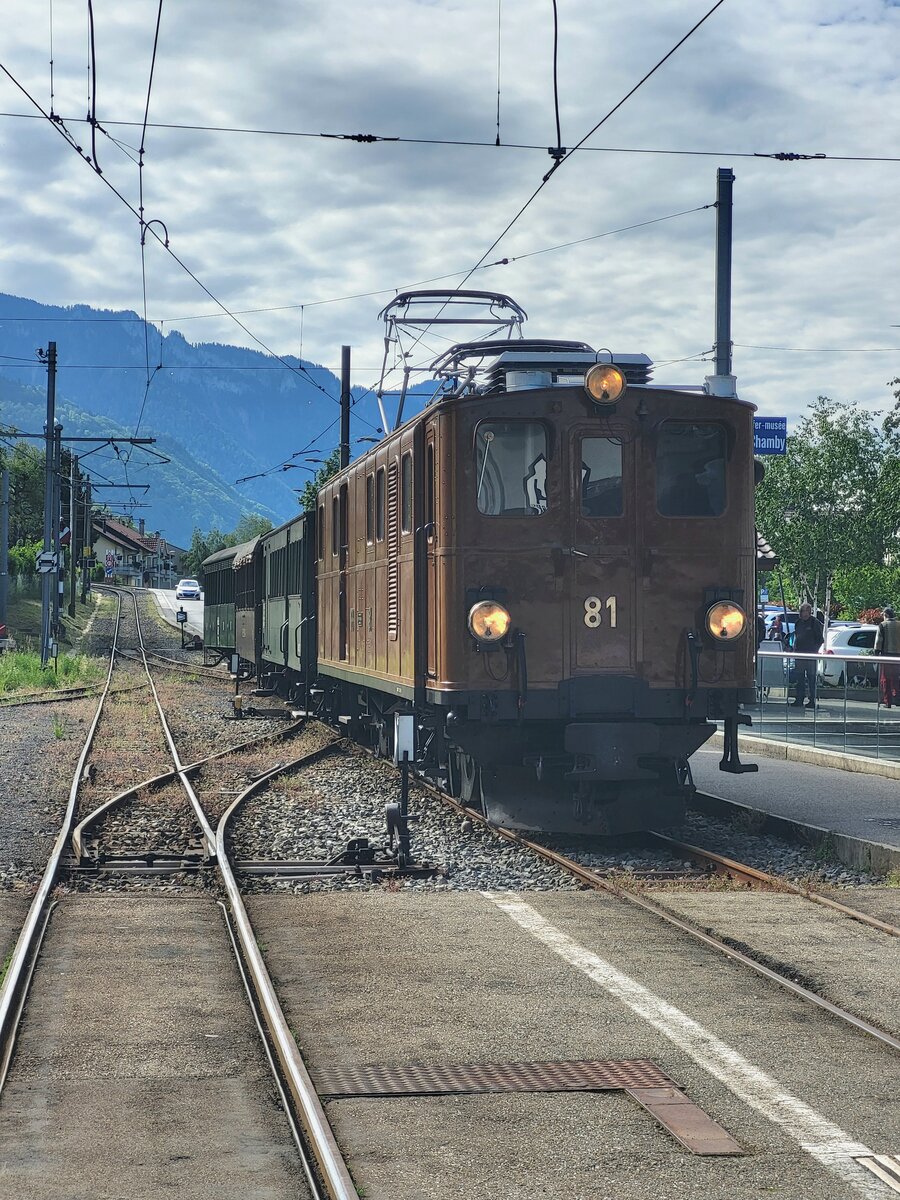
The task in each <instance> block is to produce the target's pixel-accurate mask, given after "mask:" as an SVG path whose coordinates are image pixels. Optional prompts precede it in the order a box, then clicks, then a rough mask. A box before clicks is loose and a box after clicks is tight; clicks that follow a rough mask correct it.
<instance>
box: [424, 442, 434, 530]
mask: <svg viewBox="0 0 900 1200" xmlns="http://www.w3.org/2000/svg"><path fill="white" fill-rule="evenodd" d="M425 535H426V537H427V538H428V540H429V542H433V541H434V443H433V442H429V443H428V450H427V452H426V455H425Z"/></svg>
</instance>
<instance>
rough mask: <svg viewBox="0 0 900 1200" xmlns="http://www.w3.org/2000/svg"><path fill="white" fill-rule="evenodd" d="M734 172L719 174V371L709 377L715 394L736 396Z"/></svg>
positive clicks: (717, 314)
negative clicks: (733, 356) (733, 368)
mask: <svg viewBox="0 0 900 1200" xmlns="http://www.w3.org/2000/svg"><path fill="white" fill-rule="evenodd" d="M733 183H734V171H732V169H731V168H730V167H719V169H718V171H717V173H716V345H715V351H716V373H715V375H711V376H708V377H707V381H706V382H707V387H708V389H709V391H710V392H711V394H712V395H714V396H734V395H736V394H737V393H736V391H735V386H734V385H735V380H734V376H733V375H732V373H731V240H732V220H731V218H732V184H733Z"/></svg>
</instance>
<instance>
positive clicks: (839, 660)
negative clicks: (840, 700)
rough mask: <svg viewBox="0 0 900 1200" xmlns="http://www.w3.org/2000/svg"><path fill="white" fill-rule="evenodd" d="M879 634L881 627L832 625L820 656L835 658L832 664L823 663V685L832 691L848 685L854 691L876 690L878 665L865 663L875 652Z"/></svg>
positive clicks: (822, 660) (821, 672)
mask: <svg viewBox="0 0 900 1200" xmlns="http://www.w3.org/2000/svg"><path fill="white" fill-rule="evenodd" d="M877 632H878V626H877V625H860V624H857V623H853V624H848V625H832V626H831V627H830V628H829V630H828V633H827V634H826V635H825V645H824V646H823V648H822V650H821V651H820V653H824V654H827V655H828V656H829V658H831V656H834V657H833V661H830V662H829V661H828V660H827V659H820V660H819V665H818V668H817V671H818V677H819V681H820V682H821V683H824V684H830V685H831V686H832V687H843V686H844V684H845V683H847V684H848V685H849V686H850V687H874V686H875V685H876V683H877V682H878V664H877V663H867V662H865V656H866V655H868V654H871V653H872V651H873V650H874V649H875V634H876V633H877ZM838 655H840V657H838ZM858 659H862V660H863V661H861V662H860V661H856V660H858Z"/></svg>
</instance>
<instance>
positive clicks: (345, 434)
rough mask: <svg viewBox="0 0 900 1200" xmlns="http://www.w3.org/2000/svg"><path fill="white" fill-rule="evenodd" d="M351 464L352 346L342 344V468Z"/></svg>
mask: <svg viewBox="0 0 900 1200" xmlns="http://www.w3.org/2000/svg"><path fill="white" fill-rule="evenodd" d="M349 466H350V347H349V346H341V469H342V470H343V468H344V467H349Z"/></svg>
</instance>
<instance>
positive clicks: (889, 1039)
mask: <svg viewBox="0 0 900 1200" xmlns="http://www.w3.org/2000/svg"><path fill="white" fill-rule="evenodd" d="M418 782H419V784H420V786H422V787H424V788H425V789H426V790H428V791H430V792H431V793H432V794H433V795H435V796H437V797H439V798H440V799H441V800H442V801H443V802H444V803H446V804H448V805H449V806H450V807H451V808H453V809H454V810H455V811H456V812H458V813H459V814H460V815H462V816H463V817H465V818H466V819H467V820H469V821H471V822H472V823H473V824H475V823H477V824H480V825H482V826H485V827H487V828H489V829H490V830H491V831H492V832H493V833H494V834H495V835H496V836H497V837H498V838H500V839H503V840H505V841H508V842H511V843H514V844H515V845H518V846H522V847H524V848H526V849H528V850H529V851H531V852H532V853H533V854H535V855H537V856H538V857H539V858H541V859H543V860H544V861H545V862H549V863H553V864H554V865H556V866H558V867H560V868H561V869H562V870H564V871H567V872H568V873H569V874H571V875H572V876H573V877H574V878H575V879H577V880H578V881H579V882H580V883H581V884H583V885H584V886H585V887H587V888H591V889H593V890H594V891H601V892H606V893H608V894H610V895H613V896H615V897H616V898H617V899H618V900H620V901H622V902H623V903H625V904H628V905H631V906H633V907H635V908H638V909H641V910H643V911H644V912H648V913H651V914H653V915H654V916H655V917H657V918H659V920H661V921H663V922H665V923H666V924H667V925H670V926H672V927H673V928H675V929H677V930H679V931H680V932H681V933H684V934H687V935H688V936H689V937H691V938H693V939H695V940H696V941H699V942H701V943H703V944H704V945H705V946H708V947H710V948H711V949H713V950H715V951H716V952H717V953H719V954H722V955H724V956H725V957H727V958H729V959H731V960H732V961H733V962H737V963H740V964H741V965H742V966H744V967H746V968H747V969H748V970H750V971H753V972H754V973H755V974H758V975H762V976H763V977H764V978H766V979H768V980H769V981H771V982H773V983H776V984H777V985H778V986H779V987H782V988H784V989H786V990H787V991H789V992H792V993H793V994H794V995H797V996H800V997H801V998H802V999H803V1000H805V1001H807V1002H809V1003H810V1004H813V1005H815V1006H816V1007H818V1008H820V1009H823V1010H824V1011H826V1012H827V1013H829V1014H830V1015H831V1016H833V1017H836V1018H837V1019H839V1020H841V1021H844V1022H846V1023H847V1024H849V1025H851V1026H853V1028H855V1029H857V1030H859V1031H861V1032H863V1033H865V1034H867V1035H868V1036H870V1037H872V1038H875V1039H876V1040H877V1041H879V1042H880V1043H882V1044H883V1045H886V1046H888V1047H890V1048H891V1049H892V1050H897V1051H900V1039H898V1038H896V1037H894V1036H893V1035H892V1034H890V1033H888V1032H886V1031H885V1030H883V1029H880V1028H878V1026H876V1025H874V1024H872V1023H871V1022H869V1021H866V1020H864V1019H863V1018H861V1017H858V1016H856V1014H854V1013H852V1012H850V1011H849V1010H848V1009H847V1008H844V1007H841V1006H840V1005H838V1004H834V1003H833V1002H832V1001H830V1000H828V999H826V998H825V997H824V996H821V995H819V994H818V993H817V992H815V991H812V990H811V989H810V988H807V987H805V986H803V984H801V983H799V982H797V981H796V980H795V979H792V978H790V977H789V976H788V975H786V974H784V973H782V972H780V971H776V970H774V969H773V968H772V967H769V966H767V965H766V964H765V963H764V962H762V961H759V960H758V959H757V958H754V957H753V956H752V955H750V954H746V953H744V951H743V950H740V949H737V948H736V947H735V946H733V945H731V944H729V942H727V941H726V940H724V939H723V938H721V937H717V936H716V935H715V934H712V933H710V932H708V931H706V930H703V929H700V928H699V927H697V926H696V925H694V924H692V923H691V922H690V921H688V920H685V919H684V918H683V917H681V916H679V915H677V914H676V913H674V912H672V911H671V910H670V909H668V908H667V907H666V906H665V905H664V904H662V903H660V902H658V901H657V900H655V899H653V898H651V897H649V896H646V895H643V894H641V892H639V891H637V890H635V889H634V887H633V884H632V879H634V878H636V877H637V873H634V874H633V875H632V876H631V879H629V881H628V885H627V886H625V885H624V884H623V881H622V879H621V877H617V876H616V875H614V874H609V873H606V874H604V873H602V872H600V871H598V870H595V869H594V868H591V867H587V866H585V865H584V864H582V863H580V862H578V861H577V859H575V858H572V857H570V856H568V855H566V854H562V853H560V852H559V851H556V850H553V849H550V848H549V847H547V846H543V845H541V844H540V843H539V842H536V841H533V840H532V839H530V838H528V837H525V836H524V835H523V834H521V833H518V832H516V831H514V830H510V829H503V828H501V827H500V826H496V825H493V824H492V823H491V822H490V821H488V820H487V818H486V817H484V816H483V815H482V814H481V813H479V812H478V811H477V810H476V809H473V808H470V807H468V806H467V805H465V804H461V803H460V802H459V801H458V800H456V799H454V798H453V797H452V796H450V795H449V794H448V793H447V792H445V791H443V790H442V789H440V788H437V787H435V786H434V785H433V784H431V783H430V782H429V781H427V780H423V779H419V780H418ZM653 837H654V839H656V840H657V841H658V842H659V843H660V844H663V845H666V846H668V847H669V848H670V849H674V850H677V851H678V853H680V854H684V855H686V856H688V857H692V858H694V860H695V861H697V862H700V863H702V864H703V865H704V866H705V867H706V868H708V869H709V870H710V871H712V870H715V871H716V872H717V873H720V874H726V875H730V876H731V877H732V878H739V879H741V880H743V881H744V882H745V883H746V884H748V886H759V887H762V886H765V887H767V888H772V889H775V890H781V891H791V892H794V893H796V894H797V895H800V896H802V897H804V898H805V899H808V900H811V901H812V902H814V903H820V904H824V905H826V906H827V907H830V908H833V909H836V910H837V911H839V912H841V913H842V914H843V915H844V916H847V917H849V918H852V919H853V920H856V921H859V922H860V923H862V924H865V925H868V926H870V927H872V928H875V929H878V930H879V931H880V932H882V933H886V934H890V935H893V936H897V934H898V930H897V929H896V927H894V926H892V925H889V924H888V923H887V922H883V921H879V920H877V918H874V917H870V916H869V914H867V913H863V912H860V911H858V910H856V909H853V908H851V907H850V906H848V905H841V904H838V903H837V902H835V901H831V900H830V899H829V898H828V897H825V896H821V895H819V894H818V893H815V892H811V891H808V890H807V889H805V888H799V887H796V886H795V885H791V884H789V883H788V881H786V880H780V879H778V878H777V877H776V876H772V875H767V874H766V873H765V872H762V871H758V870H757V869H756V868H754V867H750V866H747V865H745V864H741V863H737V862H735V861H733V860H730V859H725V858H723V857H722V856H721V855H717V854H715V853H713V852H712V851H706V850H702V849H701V848H699V847H692V846H687V845H685V844H683V843H680V842H677V841H676V840H674V839H670V838H667V837H664V836H663V835H660V834H653Z"/></svg>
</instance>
